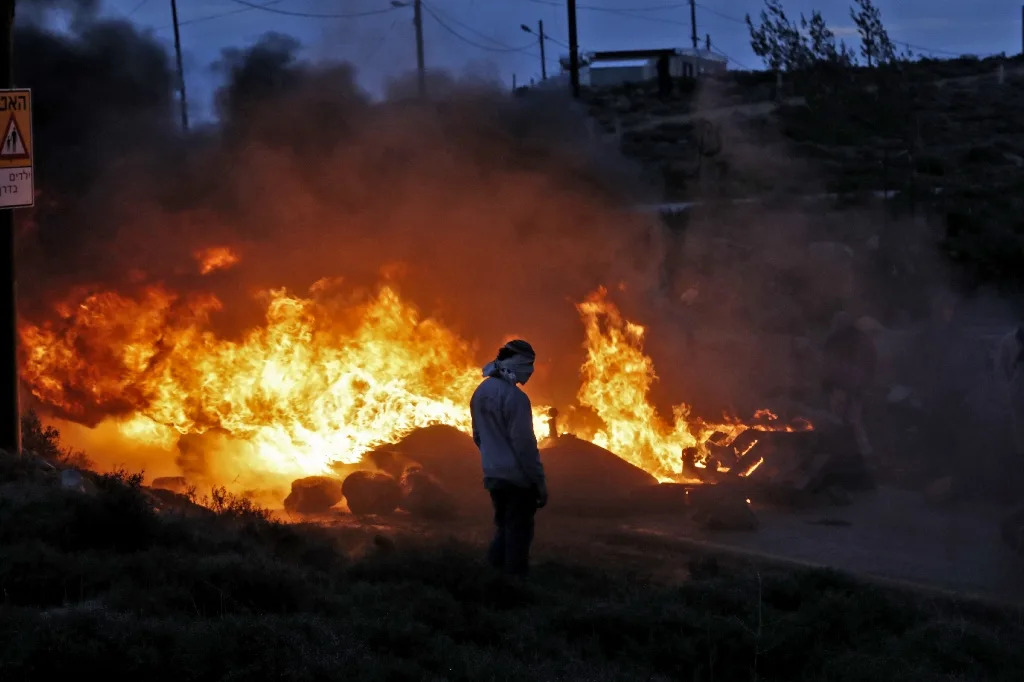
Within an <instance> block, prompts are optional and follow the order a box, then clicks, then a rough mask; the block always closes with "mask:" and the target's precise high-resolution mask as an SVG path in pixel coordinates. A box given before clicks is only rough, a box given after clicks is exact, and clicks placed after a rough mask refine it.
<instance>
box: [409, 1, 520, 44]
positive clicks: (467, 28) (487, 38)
mask: <svg viewBox="0 0 1024 682" xmlns="http://www.w3.org/2000/svg"><path fill="white" fill-rule="evenodd" d="M424 7H426V5H425V4H424ZM427 9H428V10H432V11H433V12H436V13H437V14H439V15H441V16H443V17H444V18H445V19H447V20H448V21H450V22H452V23H453V24H457V25H458V26H461V27H462V28H464V29H466V30H467V31H469V32H470V33H474V34H476V35H478V36H480V37H481V38H483V39H484V40H488V41H490V42H492V43H494V44H495V45H497V46H498V47H499V48H501V49H503V50H508V51H509V52H519V51H520V50H521V48H515V47H510V46H508V45H506V44H505V43H502V42H501V41H499V40H495V39H494V38H492V37H490V36H489V35H487V34H486V33H484V32H483V31H479V30H477V29H475V28H473V27H472V26H470V25H469V24H467V23H465V22H463V21H459V20H458V19H456V18H455V17H453V16H451V15H450V14H445V13H444V12H442V11H441V10H439V9H433V8H427ZM435 18H436V17H435Z"/></svg>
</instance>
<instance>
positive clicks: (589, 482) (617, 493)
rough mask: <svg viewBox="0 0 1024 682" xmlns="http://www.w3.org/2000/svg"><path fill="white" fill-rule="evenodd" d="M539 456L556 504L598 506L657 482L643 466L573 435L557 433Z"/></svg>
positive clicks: (621, 498) (554, 504)
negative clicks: (554, 438)
mask: <svg viewBox="0 0 1024 682" xmlns="http://www.w3.org/2000/svg"><path fill="white" fill-rule="evenodd" d="M540 456H541V461H542V462H543V463H544V471H545V473H546V475H547V480H548V490H549V491H550V492H551V504H552V506H555V507H557V506H561V505H563V504H570V505H572V504H576V505H586V506H590V505H597V506H600V505H602V504H607V503H609V502H611V501H618V500H624V499H628V498H629V497H630V494H631V493H632V492H633V491H634V490H636V489H638V488H644V487H651V486H654V485H656V484H657V483H658V481H657V479H655V478H654V477H653V476H651V475H650V474H649V473H647V472H646V471H644V470H643V469H640V468H639V467H636V466H633V465H632V464H630V463H629V462H627V461H626V460H624V459H622V458H620V457H618V456H617V455H615V454H614V453H612V452H609V451H608V450H605V449H604V448H602V447H599V446H597V445H594V444H593V443H589V442H587V441H585V440H581V439H579V438H576V437H574V436H560V437H559V438H558V439H557V440H556V441H554V445H552V446H551V447H546V448H544V449H542V450H541V451H540Z"/></svg>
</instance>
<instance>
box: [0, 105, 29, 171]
mask: <svg viewBox="0 0 1024 682" xmlns="http://www.w3.org/2000/svg"><path fill="white" fill-rule="evenodd" d="M27 158H29V153H28V148H27V147H26V146H25V137H24V136H23V135H22V134H21V129H20V128H19V127H18V122H17V121H16V120H15V118H14V114H11V116H10V118H9V119H8V120H7V128H6V129H5V130H4V136H3V141H2V143H0V159H3V160H14V159H27Z"/></svg>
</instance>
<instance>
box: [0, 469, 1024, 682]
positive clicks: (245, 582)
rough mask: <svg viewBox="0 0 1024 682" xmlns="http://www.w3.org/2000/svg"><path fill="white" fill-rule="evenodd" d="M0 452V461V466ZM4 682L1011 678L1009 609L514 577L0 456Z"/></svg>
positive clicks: (550, 569) (756, 587)
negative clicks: (71, 483)
mask: <svg viewBox="0 0 1024 682" xmlns="http://www.w3.org/2000/svg"><path fill="white" fill-rule="evenodd" d="M3 457H5V458H3ZM0 458H3V459H0V590H2V596H3V606H2V607H0V679H3V680H5V681H6V680H9V681H14V680H28V679H39V680H44V679H67V678H68V677H69V676H72V675H73V676H75V679H82V678H84V677H85V676H88V675H89V674H90V673H95V674H97V675H100V676H102V677H103V678H104V679H147V680H175V681H178V682H183V681H185V680H253V679H283V680H329V679H348V680H426V679H457V680H458V679H462V680H486V679H538V680H540V679H557V678H561V679H586V680H641V679H643V680H651V679H682V680H752V679H760V680H786V681H796V680H873V681H876V680H880V679H885V680H913V681H914V682H922V681H926V680H982V679H984V680H1011V679H1012V680H1016V679H1019V675H1020V670H1022V669H1024V622H1022V618H1021V617H1020V615H1019V614H1017V613H1015V612H1010V611H1006V612H1003V611H996V610H989V609H983V608H980V607H976V606H968V605H965V604H956V603H951V602H948V601H928V600H923V599H922V598H921V597H920V596H915V595H909V594H905V593H901V592H897V591H892V590H886V589H882V588H878V587H869V586H865V585H861V584H859V583H857V582H855V581H853V580H851V579H848V578H844V577H841V576H839V575H837V574H833V573H827V572H820V571H802V572H780V571H777V570H761V571H760V572H759V571H758V570H757V569H756V568H755V567H733V568H724V567H720V566H717V565H716V564H713V563H711V562H697V563H694V564H693V565H692V566H691V569H692V573H693V574H694V578H693V579H692V580H691V581H690V582H688V583H686V584H682V585H677V586H666V585H659V584H655V583H653V582H651V581H649V580H646V579H645V577H644V576H643V575H639V574H624V573H621V572H616V571H608V570H604V571H602V570H598V569H593V568H586V567H580V566H574V565H571V564H568V563H566V564H561V563H548V564H542V565H540V566H538V567H537V569H536V571H535V575H534V576H533V579H532V580H531V581H530V582H529V583H526V584H523V583H519V582H515V581H510V580H507V579H504V578H502V577H501V576H498V575H494V574H493V573H491V572H490V571H489V570H486V569H485V568H483V567H482V566H481V565H480V562H479V560H478V553H479V552H478V550H477V548H471V547H464V546H456V545H446V546H443V547H428V546H425V544H424V542H422V541H421V542H419V543H415V542H412V541H403V540H401V539H399V540H398V542H397V545H398V548H397V549H395V550H392V551H380V552H377V553H371V554H370V555H368V556H364V557H363V558H361V559H358V560H357V559H351V558H349V559H346V558H345V557H346V555H345V549H346V547H351V543H350V542H349V541H350V540H351V538H349V539H346V538H343V537H340V535H339V534H337V533H334V532H328V531H325V530H324V529H317V528H312V527H303V526H286V525H282V524H278V523H274V522H272V521H268V520H267V519H266V518H265V516H264V515H262V514H261V513H260V512H259V510H257V509H253V508H252V507H250V506H247V505H245V504H244V503H239V502H238V501H237V500H231V499H227V500H225V499H223V498H221V502H220V504H219V505H218V511H217V512H215V513H214V512H210V513H196V514H178V513H171V514H167V513H164V514H162V515H158V514H157V513H156V512H154V511H153V508H152V505H151V502H150V500H149V499H148V498H147V494H146V492H145V490H144V489H143V488H141V487H140V486H139V485H138V483H139V481H138V479H137V478H133V477H130V476H125V475H111V476H105V477H102V478H100V479H99V480H98V481H97V484H98V485H97V487H98V492H96V494H94V495H84V494H81V493H75V492H71V491H64V490H61V489H60V488H59V486H58V485H57V484H56V480H55V479H56V477H55V476H54V475H52V474H46V473H41V472H38V471H35V470H33V469H32V468H31V467H30V466H25V464H24V463H23V462H18V461H17V460H16V459H14V458H11V457H9V456H2V455H0Z"/></svg>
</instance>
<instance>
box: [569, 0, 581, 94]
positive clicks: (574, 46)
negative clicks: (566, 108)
mask: <svg viewBox="0 0 1024 682" xmlns="http://www.w3.org/2000/svg"><path fill="white" fill-rule="evenodd" d="M566 4H567V5H568V7H569V81H570V82H571V83H572V96H573V97H575V98H576V99H579V97H580V46H579V42H578V41H577V37H576V0H566Z"/></svg>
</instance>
